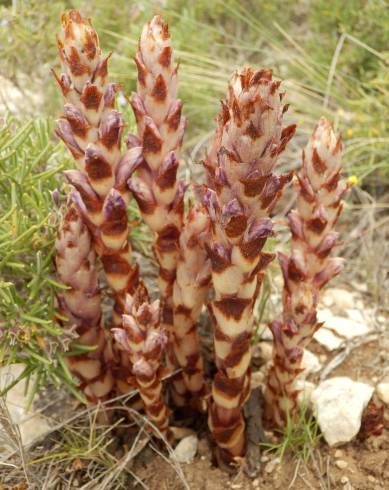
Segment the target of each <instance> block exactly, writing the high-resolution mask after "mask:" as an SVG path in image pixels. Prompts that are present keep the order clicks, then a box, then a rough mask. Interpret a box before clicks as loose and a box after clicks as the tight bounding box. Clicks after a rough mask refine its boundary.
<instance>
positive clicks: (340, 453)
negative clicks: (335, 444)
mask: <svg viewBox="0 0 389 490" xmlns="http://www.w3.org/2000/svg"><path fill="white" fill-rule="evenodd" d="M334 456H335V458H338V459H339V458H342V457H343V451H342V450H341V449H337V450H336V451H335V454H334Z"/></svg>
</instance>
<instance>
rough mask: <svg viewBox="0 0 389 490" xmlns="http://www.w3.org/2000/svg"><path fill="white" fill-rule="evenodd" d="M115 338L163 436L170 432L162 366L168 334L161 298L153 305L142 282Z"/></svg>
mask: <svg viewBox="0 0 389 490" xmlns="http://www.w3.org/2000/svg"><path fill="white" fill-rule="evenodd" d="M113 332H114V335H115V338H116V340H117V342H119V343H120V344H121V346H122V348H123V349H124V351H125V352H126V353H128V355H129V357H130V360H131V364H132V373H133V375H134V377H135V381H136V385H137V386H138V389H139V393H140V396H141V398H142V400H143V403H144V407H145V411H146V414H147V416H148V418H149V420H150V421H151V422H152V423H153V424H154V425H155V426H156V427H157V428H158V429H159V431H160V432H161V433H162V435H163V436H168V435H169V412H168V409H167V407H166V405H165V402H164V399H163V393H162V391H163V390H162V377H163V374H164V370H163V368H162V367H161V364H162V363H161V360H162V354H163V352H164V349H165V346H166V342H167V336H166V333H165V331H164V330H163V328H161V326H160V306H159V300H156V301H154V302H153V303H151V304H150V302H149V298H148V294H147V291H146V288H145V287H144V286H143V285H142V284H140V285H139V286H138V289H137V290H136V292H135V294H134V295H133V296H131V295H127V300H126V307H125V314H124V315H123V328H122V329H120V328H115V329H113Z"/></svg>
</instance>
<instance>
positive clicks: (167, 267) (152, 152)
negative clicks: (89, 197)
mask: <svg viewBox="0 0 389 490" xmlns="http://www.w3.org/2000/svg"><path fill="white" fill-rule="evenodd" d="M135 62H136V66H137V70H138V87H137V93H135V94H133V96H132V100H131V105H132V108H133V111H134V114H135V117H136V121H137V127H138V138H137V137H136V136H133V135H130V137H129V140H128V145H129V148H131V147H133V146H135V147H136V146H137V145H138V144H140V145H141V146H142V150H143V157H144V160H143V162H142V163H141V164H140V165H139V166H138V167H137V172H136V175H135V176H133V177H132V178H131V179H130V181H129V188H130V190H131V191H132V193H133V195H134V197H135V199H136V200H137V202H138V205H139V208H140V210H141V213H142V216H143V218H144V221H145V222H146V224H147V225H148V226H149V227H150V229H151V230H152V231H153V232H154V234H155V241H154V252H155V256H156V259H157V262H158V265H159V276H158V284H159V289H160V292H161V301H162V312H163V313H162V316H163V324H164V327H165V328H166V329H167V331H168V332H169V338H170V341H169V346H168V349H167V361H168V365H169V366H170V368H172V369H174V368H175V367H176V366H177V362H176V359H175V356H174V351H173V346H172V328H173V302H172V296H173V284H174V281H175V277H176V267H177V260H178V242H179V236H180V233H181V229H182V224H183V213H184V206H183V197H184V184H183V182H182V181H178V180H177V171H178V167H179V157H180V156H179V152H180V148H181V144H182V140H183V137H184V130H185V118H184V117H183V116H182V114H181V110H182V102H181V101H180V100H179V99H178V98H177V69H178V66H177V65H176V64H175V62H174V59H173V51H172V48H171V41H170V35H169V30H168V26H167V24H166V23H165V22H164V21H163V20H162V18H161V17H160V16H156V17H154V18H153V19H152V20H151V22H149V23H148V24H146V26H145V27H144V28H143V31H142V34H141V37H140V41H139V49H138V52H137V54H136V57H135ZM182 389H184V385H183V381H182V377H180V376H178V378H177V377H176V378H175V380H174V381H173V390H172V396H173V401H174V402H175V403H176V404H179V402H180V400H181V397H180V396H179V394H178V393H179V392H180V391H182Z"/></svg>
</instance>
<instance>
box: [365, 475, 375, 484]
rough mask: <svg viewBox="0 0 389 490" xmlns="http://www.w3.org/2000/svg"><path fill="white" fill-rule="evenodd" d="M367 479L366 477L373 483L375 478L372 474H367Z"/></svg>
mask: <svg viewBox="0 0 389 490" xmlns="http://www.w3.org/2000/svg"><path fill="white" fill-rule="evenodd" d="M367 479H368V480H369V481H370V482H371V483H374V482H375V481H376V479H375V478H374V476H373V475H369V476H368V477H367Z"/></svg>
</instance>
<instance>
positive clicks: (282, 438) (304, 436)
mask: <svg viewBox="0 0 389 490" xmlns="http://www.w3.org/2000/svg"><path fill="white" fill-rule="evenodd" d="M321 437H322V436H321V433H320V429H319V426H318V424H317V421H316V419H315V418H314V416H313V415H312V413H310V410H309V409H308V407H307V405H306V403H302V404H301V405H300V411H299V413H298V417H297V419H296V420H292V419H291V418H290V417H288V420H287V424H286V427H285V429H284V430H283V431H279V439H278V441H277V442H269V443H262V444H261V446H262V447H263V448H265V449H267V450H268V451H272V452H273V451H274V452H276V453H277V454H278V455H279V457H280V458H281V460H282V459H283V457H284V456H285V454H286V453H290V454H292V455H294V456H297V457H299V458H302V459H303V460H304V461H305V462H307V461H308V459H309V457H310V454H311V451H312V449H313V448H314V447H315V446H317V445H318V444H319V442H320V439H321Z"/></svg>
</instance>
